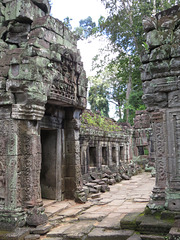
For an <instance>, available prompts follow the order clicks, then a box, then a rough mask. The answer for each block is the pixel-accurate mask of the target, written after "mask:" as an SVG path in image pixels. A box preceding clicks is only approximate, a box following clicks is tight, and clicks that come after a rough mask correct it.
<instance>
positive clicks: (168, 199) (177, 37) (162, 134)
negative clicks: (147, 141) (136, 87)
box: [141, 5, 180, 211]
mask: <svg viewBox="0 0 180 240" xmlns="http://www.w3.org/2000/svg"><path fill="white" fill-rule="evenodd" d="M143 25H144V30H145V33H146V44H147V46H146V51H145V53H144V54H143V55H142V63H143V65H142V68H141V70H142V74H141V79H142V82H143V90H144V95H143V100H144V102H145V104H146V105H147V107H148V108H147V110H148V111H149V113H150V121H151V127H152V130H153V140H154V143H155V145H154V147H155V149H154V150H155V160H156V172H157V173H156V186H155V188H154V190H153V196H152V203H153V204H150V205H149V206H150V207H151V208H155V209H160V208H164V207H165V208H167V209H169V210H178V211H179V207H180V200H179V199H180V187H179V179H180V172H179V118H180V85H179V80H180V5H177V6H174V7H172V8H170V9H168V10H166V11H163V12H160V13H158V14H157V15H156V16H155V17H151V18H145V19H144V20H143Z"/></svg>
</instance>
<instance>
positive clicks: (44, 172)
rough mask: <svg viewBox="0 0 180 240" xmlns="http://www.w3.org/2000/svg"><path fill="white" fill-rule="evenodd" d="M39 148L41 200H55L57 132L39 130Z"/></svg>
mask: <svg viewBox="0 0 180 240" xmlns="http://www.w3.org/2000/svg"><path fill="white" fill-rule="evenodd" d="M41 146H42V163H41V175H40V181H41V194H42V198H44V199H56V161H57V130H41Z"/></svg>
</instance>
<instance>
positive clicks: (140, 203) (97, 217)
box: [25, 173, 155, 240]
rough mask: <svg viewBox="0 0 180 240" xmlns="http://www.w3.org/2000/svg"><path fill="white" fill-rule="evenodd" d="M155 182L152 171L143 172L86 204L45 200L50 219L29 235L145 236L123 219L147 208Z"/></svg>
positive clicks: (57, 238) (56, 239) (52, 238)
mask: <svg viewBox="0 0 180 240" xmlns="http://www.w3.org/2000/svg"><path fill="white" fill-rule="evenodd" d="M154 184H155V178H152V177H151V175H150V173H141V174H139V175H137V176H133V177H132V178H131V180H128V181H125V180H123V181H122V182H120V183H117V184H115V185H113V186H111V187H110V192H106V193H102V194H100V196H99V198H95V199H89V200H88V202H86V203H85V204H78V203H75V202H74V201H62V202H54V201H50V200H45V201H44V204H45V209H46V213H47V215H48V217H49V223H48V224H47V225H45V226H40V227H38V228H35V229H31V235H29V236H27V237H26V238H25V239H42V240H69V239H71V240H95V239H97V240H104V239H112V240H114V239H120V240H123V239H124V240H126V239H130V240H131V239H132V240H133V239H134V240H135V239H141V238H138V236H137V235H136V234H135V235H134V232H133V231H131V230H128V231H126V230H121V229H120V220H121V219H122V218H123V217H124V216H125V215H126V214H127V213H130V212H142V211H143V210H144V208H145V206H146V204H147V203H148V201H149V197H150V194H151V191H152V189H153V186H154ZM28 237H29V238H28Z"/></svg>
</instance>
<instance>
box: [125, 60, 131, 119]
mask: <svg viewBox="0 0 180 240" xmlns="http://www.w3.org/2000/svg"><path fill="white" fill-rule="evenodd" d="M128 68H129V79H128V83H127V92H126V104H127V105H129V97H130V93H131V85H132V72H131V59H130V57H129V67H128ZM128 119H129V108H128V107H127V109H126V122H128Z"/></svg>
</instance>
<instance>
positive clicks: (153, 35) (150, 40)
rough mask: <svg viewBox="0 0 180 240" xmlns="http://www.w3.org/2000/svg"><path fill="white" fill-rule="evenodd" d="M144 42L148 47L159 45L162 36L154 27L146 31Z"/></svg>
mask: <svg viewBox="0 0 180 240" xmlns="http://www.w3.org/2000/svg"><path fill="white" fill-rule="evenodd" d="M146 42H147V44H148V46H149V48H150V49H153V48H156V47H158V46H160V45H161V44H162V42H163V36H162V34H161V32H160V31H157V30H156V29H155V30H153V31H150V32H148V33H147V38H146Z"/></svg>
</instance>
